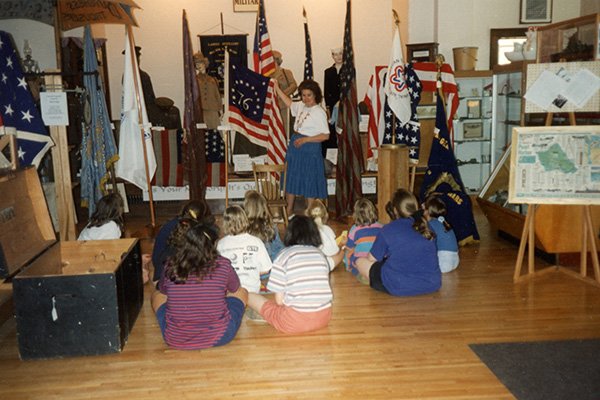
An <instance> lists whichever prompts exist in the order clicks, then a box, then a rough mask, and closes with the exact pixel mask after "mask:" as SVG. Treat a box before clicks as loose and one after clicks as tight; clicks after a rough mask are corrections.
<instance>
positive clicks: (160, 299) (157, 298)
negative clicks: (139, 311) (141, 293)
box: [150, 290, 167, 312]
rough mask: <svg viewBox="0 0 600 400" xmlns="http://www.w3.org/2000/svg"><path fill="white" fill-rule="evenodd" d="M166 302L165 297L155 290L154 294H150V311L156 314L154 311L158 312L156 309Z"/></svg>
mask: <svg viewBox="0 0 600 400" xmlns="http://www.w3.org/2000/svg"><path fill="white" fill-rule="evenodd" d="M166 302H167V296H166V295H164V294H162V293H161V292H159V291H158V290H156V291H155V292H154V293H152V299H151V301H150V303H151V304H152V310H153V311H154V312H156V310H158V307H160V306H162V305H163V304H165V303H166Z"/></svg>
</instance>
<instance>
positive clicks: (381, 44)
mask: <svg viewBox="0 0 600 400" xmlns="http://www.w3.org/2000/svg"><path fill="white" fill-rule="evenodd" d="M598 2H599V0H553V13H552V20H553V22H558V21H561V20H565V19H569V18H574V17H577V16H579V15H580V11H581V10H583V9H592V10H593V9H594V7H597V5H598ZM137 3H138V4H139V5H140V6H141V7H142V9H141V10H136V11H134V12H135V15H136V17H137V19H138V22H139V25H140V26H139V27H137V28H134V36H135V40H136V44H138V45H140V46H142V60H141V65H142V68H143V69H144V70H145V71H147V72H148V73H149V74H150V76H151V77H152V82H153V84H154V91H155V93H156V95H157V96H166V97H170V98H172V99H173V100H174V101H175V104H176V105H177V106H178V107H179V108H180V109H183V102H184V93H183V67H182V63H183V62H182V58H183V55H182V42H181V40H182V32H181V31H182V27H181V18H182V10H183V9H186V10H187V13H188V22H189V25H190V30H191V33H192V36H193V38H192V40H193V44H194V48H195V49H198V47H199V41H198V39H197V37H196V35H198V34H219V33H220V27H219V22H220V13H221V12H222V13H223V19H224V22H225V25H226V26H225V33H248V34H249V35H248V48H249V49H251V47H252V40H253V37H254V34H253V31H254V24H255V13H234V12H233V5H232V3H233V2H232V1H231V0H170V1H165V0H161V1H157V0H137ZM265 3H266V10H267V21H268V26H269V32H270V35H271V40H272V43H273V46H274V48H275V49H278V50H280V51H281V52H282V53H283V56H284V64H283V65H284V67H286V68H289V69H291V70H292V71H293V72H294V75H295V77H296V79H297V80H298V81H300V80H301V79H302V69H303V64H304V31H303V20H302V6H303V5H304V6H305V8H306V11H307V13H308V19H309V28H310V33H311V39H312V47H313V61H314V71H315V78H316V79H317V80H318V81H319V82H321V83H322V80H323V70H324V69H325V68H327V67H328V66H329V65H331V63H332V60H331V57H330V49H331V48H332V47H338V46H341V45H342V39H343V28H344V17H345V7H346V1H345V0H302V1H292V0H265ZM392 4H394V5H398V4H400V5H402V4H403V2H402V1H398V0H353V1H352V6H353V10H352V17H353V18H352V24H353V42H354V51H355V62H356V68H357V84H358V92H359V93H358V95H359V99H362V98H363V96H364V93H365V91H366V87H367V83H368V79H369V76H370V75H371V72H372V70H373V66H375V65H383V64H387V62H388V58H389V51H390V45H391V32H392V27H393V24H392V17H391V8H392ZM436 4H437V7H438V15H439V24H438V37H437V42H439V43H440V47H439V50H440V52H441V53H442V54H444V55H445V56H446V60H447V61H448V62H450V63H453V60H452V48H453V47H464V46H476V47H478V48H479V54H478V58H479V62H478V64H477V69H487V68H489V65H488V64H489V61H488V60H489V40H490V39H489V31H490V29H491V28H512V27H518V26H520V24H519V4H520V0H502V1H498V0H408V8H409V11H408V21H409V22H408V29H409V31H408V35H407V38H403V40H404V41H405V42H407V43H421V42H431V41H434V32H435V29H434V10H435V7H436ZM401 8H402V7H401ZM0 29H2V30H6V31H8V32H10V33H12V34H13V37H14V39H15V41H16V44H17V47H18V49H19V51H21V50H22V48H23V40H24V39H29V40H30V45H31V47H32V50H33V57H34V58H35V59H37V60H38V61H39V62H40V67H41V68H42V69H47V68H55V67H56V63H55V59H56V57H55V49H54V33H53V28H52V27H51V26H48V25H44V24H42V23H39V22H33V21H27V20H2V21H0ZM93 31H94V35H95V36H96V37H106V38H107V39H108V42H107V50H108V63H109V74H110V88H111V95H112V98H111V105H112V117H113V118H114V119H118V118H119V108H120V102H121V99H120V90H121V75H122V71H123V62H124V60H123V55H121V51H122V50H123V48H124V47H123V46H124V28H123V27H122V26H117V25H107V26H94V27H93ZM64 35H65V36H81V35H82V34H81V29H77V30H73V31H68V32H65V34H64Z"/></svg>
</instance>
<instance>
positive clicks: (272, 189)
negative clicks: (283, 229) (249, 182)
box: [252, 164, 288, 226]
mask: <svg viewBox="0 0 600 400" xmlns="http://www.w3.org/2000/svg"><path fill="white" fill-rule="evenodd" d="M286 168H287V164H276V165H272V164H252V172H253V173H254V183H255V184H256V190H257V191H258V192H259V193H261V194H262V195H263V196H265V198H266V199H267V205H268V206H269V211H271V210H272V209H278V208H281V210H282V211H281V215H282V216H283V223H284V224H285V226H287V223H288V215H287V201H286V199H285V179H284V180H283V182H281V176H282V174H283V173H284V172H285V171H286Z"/></svg>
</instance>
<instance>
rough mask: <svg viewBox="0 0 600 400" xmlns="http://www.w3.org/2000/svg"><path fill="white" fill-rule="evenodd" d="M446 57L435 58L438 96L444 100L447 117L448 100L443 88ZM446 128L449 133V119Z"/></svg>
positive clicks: (439, 55)
mask: <svg viewBox="0 0 600 400" xmlns="http://www.w3.org/2000/svg"><path fill="white" fill-rule="evenodd" d="M444 61H446V60H445V59H444V56H443V55H441V54H438V55H437V56H435V66H436V68H437V74H436V78H435V85H436V88H437V94H438V96H440V98H441V99H442V105H443V106H444V114H446V115H447V112H446V99H445V98H444V89H443V88H442V65H444ZM446 127H447V128H448V132H450V127H449V126H448V119H447V118H446Z"/></svg>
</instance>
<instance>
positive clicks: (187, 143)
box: [182, 10, 206, 200]
mask: <svg viewBox="0 0 600 400" xmlns="http://www.w3.org/2000/svg"><path fill="white" fill-rule="evenodd" d="M182 26H183V87H184V89H185V90H184V92H185V103H184V111H183V128H184V129H185V134H186V135H185V139H184V146H183V147H184V159H183V165H184V170H185V176H186V178H187V181H188V183H189V185H190V199H191V200H204V199H205V198H206V154H205V152H204V139H205V131H204V129H197V128H196V125H197V124H198V123H199V122H202V121H203V120H204V116H203V114H202V103H201V101H202V100H201V97H200V89H199V88H198V81H197V80H196V69H195V68H194V50H193V48H192V41H191V39H190V29H189V25H188V20H187V14H186V12H185V10H183V21H182Z"/></svg>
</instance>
